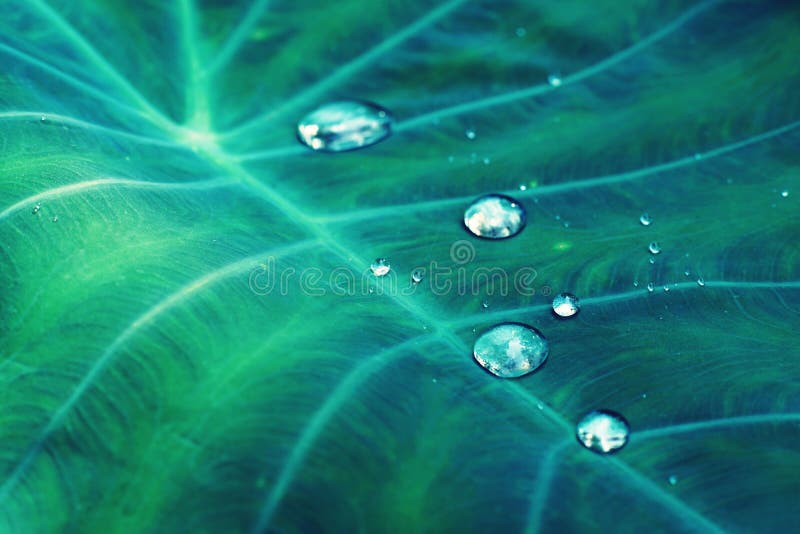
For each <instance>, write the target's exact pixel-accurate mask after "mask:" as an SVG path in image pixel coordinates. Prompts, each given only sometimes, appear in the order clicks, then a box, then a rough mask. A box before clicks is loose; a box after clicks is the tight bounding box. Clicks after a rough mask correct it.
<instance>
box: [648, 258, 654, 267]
mask: <svg viewBox="0 0 800 534" xmlns="http://www.w3.org/2000/svg"><path fill="white" fill-rule="evenodd" d="M647 261H649V262H650V265H655V263H656V259H655V258H650V259H649V260H647Z"/></svg>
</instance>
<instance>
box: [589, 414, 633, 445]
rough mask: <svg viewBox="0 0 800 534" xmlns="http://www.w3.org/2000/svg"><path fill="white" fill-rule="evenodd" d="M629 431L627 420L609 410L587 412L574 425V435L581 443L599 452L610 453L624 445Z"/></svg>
mask: <svg viewBox="0 0 800 534" xmlns="http://www.w3.org/2000/svg"><path fill="white" fill-rule="evenodd" d="M630 431H631V428H630V425H628V421H626V420H625V418H624V417H622V415H620V414H618V413H617V412H613V411H611V410H594V411H592V412H589V413H588V414H586V415H585V416H584V417H583V419H581V420H580V421H579V422H578V425H577V426H576V427H575V435H576V436H577V437H578V441H579V442H580V443H581V445H583V446H584V447H586V448H587V449H589V450H590V451H594V452H598V453H600V454H608V453H612V452H615V451H617V450H619V449H621V448H622V447H624V446H625V444H626V443H627V442H628V434H630Z"/></svg>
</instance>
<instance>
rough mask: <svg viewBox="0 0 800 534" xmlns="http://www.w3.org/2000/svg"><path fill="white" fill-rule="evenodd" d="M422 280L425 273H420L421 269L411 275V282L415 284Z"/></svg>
mask: <svg viewBox="0 0 800 534" xmlns="http://www.w3.org/2000/svg"><path fill="white" fill-rule="evenodd" d="M423 278H425V273H423V272H422V269H416V270H414V272H412V273H411V281H412V282H414V283H415V284H419V283H420V282H422V279H423Z"/></svg>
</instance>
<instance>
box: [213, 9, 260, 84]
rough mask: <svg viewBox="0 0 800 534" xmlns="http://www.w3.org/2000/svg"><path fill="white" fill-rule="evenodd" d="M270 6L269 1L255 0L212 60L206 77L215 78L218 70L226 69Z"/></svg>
mask: <svg viewBox="0 0 800 534" xmlns="http://www.w3.org/2000/svg"><path fill="white" fill-rule="evenodd" d="M268 5H269V0H255V1H254V2H253V3H252V4H251V5H250V8H249V9H248V10H247V14H246V15H245V16H244V18H242V20H241V22H240V23H239V24H238V25H237V26H236V29H235V30H234V31H233V33H231V36H230V37H229V38H228V40H227V41H225V44H223V45H222V47H221V48H220V50H219V52H218V53H217V55H216V56H215V57H214V59H212V60H211V62H210V63H209V64H208V67H206V69H205V75H206V76H213V75H214V74H215V73H216V72H217V71H218V70H220V69H222V68H223V67H225V66H226V65H227V64H228V63H229V62H230V60H231V59H233V57H234V56H235V55H236V53H237V52H238V51H239V48H241V47H242V45H243V44H244V42H245V41H246V40H247V38H248V37H249V36H250V34H251V33H252V31H253V27H254V26H255V25H256V23H257V22H258V20H259V19H260V18H261V15H262V14H263V13H264V10H265V9H266V8H267V6H268Z"/></svg>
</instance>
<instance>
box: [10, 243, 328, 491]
mask: <svg viewBox="0 0 800 534" xmlns="http://www.w3.org/2000/svg"><path fill="white" fill-rule="evenodd" d="M315 245H316V243H315V242H314V241H301V242H298V243H295V244H291V245H283V246H280V247H277V248H273V249H270V250H265V251H262V252H260V253H258V254H255V255H253V256H249V257H247V258H244V259H242V260H239V261H236V262H233V263H230V264H228V265H225V266H222V267H220V268H219V269H216V270H214V271H212V272H210V273H208V274H205V275H203V276H201V277H200V278H197V279H195V280H193V281H191V282H189V283H188V284H187V285H185V286H183V287H182V288H180V289H179V290H177V291H175V292H174V293H172V294H170V295H168V296H166V297H165V298H164V299H162V300H161V301H159V302H157V303H156V304H154V305H153V306H152V307H150V308H149V309H147V310H146V311H145V312H144V313H142V314H141V315H139V316H138V317H137V318H136V319H134V320H133V322H131V323H130V324H129V325H128V327H127V328H125V330H123V331H122V333H120V334H119V335H118V336H117V337H116V339H114V340H113V341H112V342H111V344H109V345H108V347H107V348H106V350H105V351H104V352H103V353H102V354H101V355H100V357H99V358H98V359H97V360H95V362H94V364H92V366H91V368H90V369H89V370H88V371H87V372H86V374H85V375H84V376H83V378H82V379H81V381H80V383H78V384H77V386H75V389H74V390H73V391H72V393H71V394H70V396H69V397H68V398H67V399H66V400H65V401H64V402H63V403H62V404H61V405H60V406H59V407H58V409H57V410H56V411H55V412H54V413H53V415H52V416H51V417H50V420H49V421H48V422H47V424H46V425H45V426H44V428H43V429H42V431H41V432H40V433H39V435H38V436H37V437H36V439H35V440H34V441H33V443H32V444H31V445H30V447H29V448H28V450H27V452H26V453H25V456H24V457H23V458H22V460H20V461H19V462H18V463H17V465H16V467H15V468H14V470H13V471H12V472H11V474H10V475H9V476H8V478H7V479H6V480H5V482H4V483H3V485H2V486H0V502H4V501H5V500H6V499H7V498H8V496H9V493H10V492H11V491H12V490H13V489H14V488H15V487H16V486H17V484H18V483H19V482H20V480H21V479H22V477H23V476H24V475H25V473H26V471H27V470H28V468H29V467H30V466H31V464H32V463H33V461H34V460H35V459H36V458H37V457H38V455H39V453H40V452H41V451H42V449H43V448H44V446H45V444H46V443H47V441H48V440H49V439H50V437H51V436H52V435H53V433H54V432H55V431H56V430H58V429H59V428H61V426H62V425H63V423H64V420H65V419H66V417H67V416H68V415H69V413H70V412H71V411H72V410H73V409H74V408H75V406H76V404H77V403H78V402H79V401H80V399H81V398H82V397H83V395H84V394H85V393H86V392H87V391H88V389H89V387H90V386H91V385H92V384H94V382H95V380H97V378H98V377H99V376H100V375H101V374H102V373H103V371H104V370H105V369H106V368H107V367H108V366H109V365H110V364H111V362H112V361H113V359H114V356H116V354H117V351H118V350H119V349H120V348H121V347H122V346H123V345H124V344H125V343H126V342H127V341H128V340H129V339H130V338H132V337H133V336H135V335H136V334H137V333H138V332H139V331H140V330H142V329H143V328H145V327H147V326H149V325H151V324H152V323H153V322H154V321H155V319H156V318H157V317H158V316H160V315H161V314H163V313H164V312H166V311H168V310H170V309H172V308H174V307H175V306H177V305H179V304H181V303H183V302H185V301H186V300H188V299H190V298H192V297H193V296H194V295H196V294H197V293H198V292H200V291H201V290H203V289H205V288H207V287H209V286H211V285H213V284H215V283H217V282H219V281H220V280H224V279H226V278H230V277H232V276H236V275H239V274H242V273H246V272H247V271H249V270H251V269H253V268H254V267H255V266H256V265H258V264H259V263H260V262H263V261H264V258H266V257H276V258H277V257H281V256H287V255H291V254H295V253H297V252H301V251H303V250H308V249H310V248H312V247H313V246H315Z"/></svg>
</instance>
